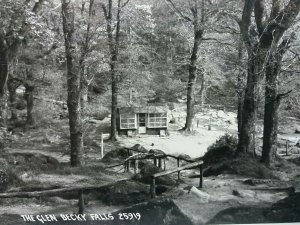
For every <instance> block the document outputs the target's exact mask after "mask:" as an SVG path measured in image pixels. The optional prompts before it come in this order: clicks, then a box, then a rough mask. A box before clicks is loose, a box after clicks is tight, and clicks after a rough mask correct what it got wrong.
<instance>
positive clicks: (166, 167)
mask: <svg viewBox="0 0 300 225" xmlns="http://www.w3.org/2000/svg"><path fill="white" fill-rule="evenodd" d="M166 169H167V167H166V157H164V171H166Z"/></svg>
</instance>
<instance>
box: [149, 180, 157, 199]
mask: <svg viewBox="0 0 300 225" xmlns="http://www.w3.org/2000/svg"><path fill="white" fill-rule="evenodd" d="M150 195H151V198H155V197H156V193H155V177H152V181H151V186H150Z"/></svg>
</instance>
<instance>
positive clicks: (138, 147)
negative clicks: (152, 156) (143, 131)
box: [131, 144, 148, 153]
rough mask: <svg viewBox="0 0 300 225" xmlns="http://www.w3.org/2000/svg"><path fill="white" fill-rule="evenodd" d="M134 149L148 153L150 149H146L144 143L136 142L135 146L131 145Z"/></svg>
mask: <svg viewBox="0 0 300 225" xmlns="http://www.w3.org/2000/svg"><path fill="white" fill-rule="evenodd" d="M131 148H132V149H134V150H136V151H139V152H142V153H147V152H148V150H147V149H145V148H144V147H143V146H142V145H140V144H136V145H134V146H132V147H131Z"/></svg>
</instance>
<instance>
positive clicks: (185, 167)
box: [150, 161, 203, 198]
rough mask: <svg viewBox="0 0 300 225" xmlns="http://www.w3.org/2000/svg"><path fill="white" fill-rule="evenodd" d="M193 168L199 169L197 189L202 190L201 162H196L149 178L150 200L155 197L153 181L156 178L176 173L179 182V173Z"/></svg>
mask: <svg viewBox="0 0 300 225" xmlns="http://www.w3.org/2000/svg"><path fill="white" fill-rule="evenodd" d="M195 167H199V169H200V181H199V187H200V188H202V187H203V161H198V162H194V163H190V164H188V165H185V166H178V167H177V168H176V169H172V170H168V171H163V172H159V173H156V174H153V175H152V176H151V186H150V194H151V198H155V197H156V192H155V179H156V178H158V177H161V176H165V175H169V174H172V173H176V172H177V176H178V180H179V179H180V172H181V171H182V170H188V169H193V168H195Z"/></svg>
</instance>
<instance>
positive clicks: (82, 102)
mask: <svg viewBox="0 0 300 225" xmlns="http://www.w3.org/2000/svg"><path fill="white" fill-rule="evenodd" d="M299 9H300V2H299V1H298V0H291V1H276V0H274V1H263V0H259V1H258V0H256V1H255V0H252V1H250V0H249V1H205V0H194V1H188V2H182V1H175V0H166V1H156V0H153V1H151V2H148V1H135V0H128V1H122V0H118V1H113V0H108V1H94V0H90V1H83V0H82V1H61V2H60V1H45V0H39V1H37V2H35V1H28V0H26V1H8V0H1V33H0V53H1V71H0V73H1V124H2V125H1V126H2V127H4V128H5V127H6V126H7V125H8V124H9V123H11V122H8V121H17V120H19V119H20V118H17V114H16V90H17V88H18V87H20V86H23V87H25V95H24V96H25V100H26V107H27V117H26V125H27V126H33V125H34V124H35V122H36V120H37V118H35V117H36V115H35V113H34V112H35V111H37V110H36V109H35V107H36V106H35V100H34V98H35V96H42V97H43V98H44V97H47V98H50V99H54V100H57V101H64V102H67V106H68V112H69V124H70V141H71V164H72V165H74V166H76V165H79V164H80V155H81V151H82V148H83V143H82V133H83V131H82V129H83V123H84V122H83V121H84V120H85V118H86V117H88V116H90V115H89V114H90V113H89V108H91V107H95V109H92V110H93V111H97V110H99V111H104V110H102V109H103V108H105V109H106V110H109V112H110V114H111V131H110V134H111V139H112V140H116V138H117V133H116V110H117V107H118V105H120V104H122V103H123V104H124V102H126V101H128V98H129V97H128V96H129V95H132V96H131V98H133V99H134V102H136V103H143V104H145V103H147V102H148V103H149V102H152V103H171V102H176V101H178V99H180V100H185V101H186V105H187V115H186V124H185V126H184V127H183V128H182V129H183V130H186V131H190V130H191V126H192V123H193V115H194V105H203V104H205V103H210V104H218V103H222V104H224V105H226V106H230V107H232V108H233V109H235V110H237V112H238V131H239V132H238V133H239V144H238V152H240V153H246V152H247V153H250V154H253V153H254V149H255V145H254V141H255V124H256V121H257V119H258V118H263V120H264V139H263V140H264V142H263V154H262V161H263V162H264V163H267V164H268V163H270V162H272V160H273V158H274V155H275V154H276V137H277V127H278V120H280V118H281V117H280V116H282V117H284V116H286V115H290V116H299V102H298V101H299V45H298V43H299V37H298V33H299V23H298V17H297V16H298V12H299ZM50 89H51V93H49V94H46V93H45V90H50ZM47 95H48V96H47ZM104 96H105V97H104ZM108 96H111V97H109V98H110V99H111V100H110V101H108ZM283 98H285V100H284V101H283ZM94 99H97V100H96V102H97V105H93V106H88V105H89V104H88V103H89V102H91V101H93V100H94ZM100 99H101V100H100ZM263 115H265V116H263Z"/></svg>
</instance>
